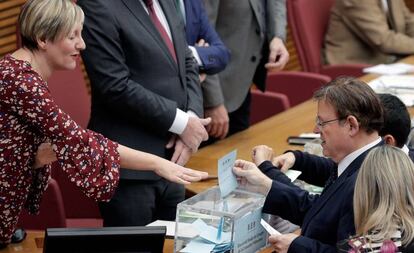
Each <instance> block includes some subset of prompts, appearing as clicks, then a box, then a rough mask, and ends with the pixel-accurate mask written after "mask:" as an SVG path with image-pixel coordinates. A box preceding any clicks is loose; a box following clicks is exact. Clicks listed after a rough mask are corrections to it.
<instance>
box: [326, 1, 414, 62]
mask: <svg viewBox="0 0 414 253" xmlns="http://www.w3.org/2000/svg"><path fill="white" fill-rule="evenodd" d="M334 2H335V3H334V6H333V8H332V10H331V16H330V20H329V26H328V31H327V33H326V37H325V52H324V53H325V60H326V62H327V63H328V64H345V63H366V64H380V63H392V62H395V61H396V60H398V59H399V58H401V57H404V56H407V55H410V54H414V47H413V45H414V15H413V14H412V13H411V12H410V10H409V9H408V8H407V6H406V5H405V2H404V0H364V1H359V0H336V1H334Z"/></svg>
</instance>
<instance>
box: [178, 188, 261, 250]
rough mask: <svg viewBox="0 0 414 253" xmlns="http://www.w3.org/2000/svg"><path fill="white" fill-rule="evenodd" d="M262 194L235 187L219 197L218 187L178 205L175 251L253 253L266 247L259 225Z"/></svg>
mask: <svg viewBox="0 0 414 253" xmlns="http://www.w3.org/2000/svg"><path fill="white" fill-rule="evenodd" d="M264 201H265V197H264V196H263V195H260V194H256V193H252V192H248V191H244V190H240V189H236V190H234V191H232V192H231V193H230V194H228V195H227V196H226V197H225V198H221V195H220V188H219V187H218V186H216V187H213V188H210V189H208V190H206V191H204V192H202V193H199V194H197V195H195V196H193V197H192V198H189V199H187V200H185V201H183V202H181V203H180V204H178V206H177V216H176V228H175V240H174V244H175V245H174V252H181V253H190V252H192V253H204V252H205V253H208V252H232V253H252V252H256V251H258V250H260V249H262V248H263V247H265V246H266V243H267V233H266V231H265V230H264V228H263V227H262V226H261V225H260V219H261V218H262V207H263V204H264Z"/></svg>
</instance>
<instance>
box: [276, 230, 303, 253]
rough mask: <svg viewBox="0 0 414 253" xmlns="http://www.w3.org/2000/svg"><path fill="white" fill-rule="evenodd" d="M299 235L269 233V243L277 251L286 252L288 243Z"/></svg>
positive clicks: (279, 252)
mask: <svg viewBox="0 0 414 253" xmlns="http://www.w3.org/2000/svg"><path fill="white" fill-rule="evenodd" d="M297 237H299V235H297V234H292V233H290V234H283V235H271V236H270V237H269V243H271V244H272V245H273V248H274V249H275V251H276V252H277V253H287V252H288V249H289V246H290V244H292V242H293V240H295V239H296V238H297Z"/></svg>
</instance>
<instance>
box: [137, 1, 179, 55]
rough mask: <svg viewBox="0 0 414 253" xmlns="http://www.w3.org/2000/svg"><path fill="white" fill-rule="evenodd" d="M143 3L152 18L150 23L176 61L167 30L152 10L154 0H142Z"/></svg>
mask: <svg viewBox="0 0 414 253" xmlns="http://www.w3.org/2000/svg"><path fill="white" fill-rule="evenodd" d="M144 3H145V5H146V6H147V9H148V13H149V16H150V18H151V20H152V23H153V24H154V26H155V27H156V28H157V30H158V32H159V34H160V35H161V37H162V39H163V40H164V42H165V45H166V46H167V48H168V50H169V51H170V53H171V56H172V57H173V58H174V60H175V62H177V56H176V54H175V49H174V45H173V43H172V41H171V39H170V37H169V36H168V34H167V31H166V30H165V28H164V26H162V24H161V22H160V20H159V19H158V17H157V14H156V13H155V10H154V2H153V0H144Z"/></svg>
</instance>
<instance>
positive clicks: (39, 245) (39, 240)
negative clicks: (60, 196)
mask: <svg viewBox="0 0 414 253" xmlns="http://www.w3.org/2000/svg"><path fill="white" fill-rule="evenodd" d="M43 238H44V232H43V231H27V237H26V239H25V240H24V241H23V242H22V243H18V244H10V245H9V246H8V247H7V248H5V249H3V250H0V253H16V252H18V253H20V252H21V253H42V252H43ZM163 251H164V252H165V253H172V252H174V240H172V239H166V240H165V242H164V250H163ZM271 252H272V249H271V248H267V249H265V250H263V251H262V252H261V253H271Z"/></svg>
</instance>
